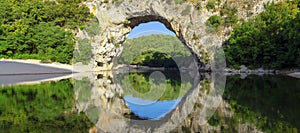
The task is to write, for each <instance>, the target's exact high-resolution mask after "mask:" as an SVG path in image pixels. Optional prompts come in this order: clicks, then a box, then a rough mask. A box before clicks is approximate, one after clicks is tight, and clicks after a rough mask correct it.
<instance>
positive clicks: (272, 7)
mask: <svg viewBox="0 0 300 133" xmlns="http://www.w3.org/2000/svg"><path fill="white" fill-rule="evenodd" d="M299 8H300V1H298V0H296V1H287V2H279V3H276V4H274V3H271V4H269V5H267V6H266V10H265V11H264V12H263V13H261V14H260V15H258V16H257V17H256V18H254V19H250V20H249V21H247V22H244V23H242V24H241V25H238V26H236V27H235V28H234V31H233V33H232V35H231V37H230V38H229V40H228V43H227V46H226V47H225V53H226V59H227V64H228V66H229V67H233V68H238V66H240V65H246V66H248V67H250V68H257V67H264V68H267V69H270V68H271V69H274V68H275V69H281V68H289V67H300V58H299V57H300V43H299V42H300V32H299V29H300V23H299V22H300V10H299Z"/></svg>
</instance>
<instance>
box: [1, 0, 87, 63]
mask: <svg viewBox="0 0 300 133" xmlns="http://www.w3.org/2000/svg"><path fill="white" fill-rule="evenodd" d="M82 1H83V0H55V1H53V0H2V1H1V2H0V44H1V45H0V58H34V59H41V60H50V61H56V62H62V63H70V61H71V59H72V57H73V47H74V44H75V40H74V34H73V33H72V32H71V31H72V30H74V29H75V28H80V27H82V26H84V25H85V22H87V21H88V20H89V19H90V13H89V10H88V8H87V7H86V6H85V5H82V4H81V3H82Z"/></svg>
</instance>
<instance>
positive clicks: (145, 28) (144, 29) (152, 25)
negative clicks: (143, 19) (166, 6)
mask: <svg viewBox="0 0 300 133" xmlns="http://www.w3.org/2000/svg"><path fill="white" fill-rule="evenodd" d="M151 34H168V35H172V36H175V33H173V32H172V31H170V30H169V29H167V28H166V27H165V25H164V24H162V23H160V22H158V21H153V22H148V23H142V24H140V25H138V26H136V27H134V28H133V29H132V30H131V32H130V33H129V35H128V36H127V38H129V39H131V38H136V37H140V36H147V35H151Z"/></svg>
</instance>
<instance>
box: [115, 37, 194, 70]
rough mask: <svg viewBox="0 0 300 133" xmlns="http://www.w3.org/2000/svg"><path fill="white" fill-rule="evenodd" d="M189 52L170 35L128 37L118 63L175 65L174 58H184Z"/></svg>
mask: <svg viewBox="0 0 300 133" xmlns="http://www.w3.org/2000/svg"><path fill="white" fill-rule="evenodd" d="M189 56H191V53H190V52H189V51H188V50H187V49H186V48H185V46H184V45H183V44H182V43H181V42H180V41H179V39H178V38H176V37H174V36H170V35H149V36H141V37H138V38H133V39H128V40H127V41H126V42H125V43H124V49H123V51H122V54H121V55H120V57H119V58H118V63H120V64H131V65H143V66H151V67H177V65H176V63H175V62H174V60H177V59H178V60H181V59H182V62H184V61H188V60H184V59H186V58H187V57H189Z"/></svg>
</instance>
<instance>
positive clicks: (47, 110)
mask: <svg viewBox="0 0 300 133" xmlns="http://www.w3.org/2000/svg"><path fill="white" fill-rule="evenodd" d="M91 126H92V123H91V122H90V121H89V119H88V118H87V117H86V115H85V114H84V113H80V112H78V111H77V110H76V108H75V99H74V91H73V87H72V84H71V80H69V79H68V80H61V81H58V82H45V83H41V84H37V85H15V86H4V87H0V131H1V132H78V131H85V132H87V131H88V130H89V128H90V127H91Z"/></svg>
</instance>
